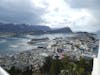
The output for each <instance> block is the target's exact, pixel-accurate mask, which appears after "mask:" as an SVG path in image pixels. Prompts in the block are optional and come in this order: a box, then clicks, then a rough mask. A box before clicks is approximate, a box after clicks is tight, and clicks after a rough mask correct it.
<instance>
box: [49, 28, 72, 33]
mask: <svg viewBox="0 0 100 75" xmlns="http://www.w3.org/2000/svg"><path fill="white" fill-rule="evenodd" d="M48 33H72V30H71V29H70V28H69V27H64V28H59V29H53V30H50V31H48Z"/></svg>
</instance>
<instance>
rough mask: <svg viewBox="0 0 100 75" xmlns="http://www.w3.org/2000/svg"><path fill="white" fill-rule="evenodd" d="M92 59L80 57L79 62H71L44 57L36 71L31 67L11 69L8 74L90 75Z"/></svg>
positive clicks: (66, 57) (68, 59)
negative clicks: (41, 64)
mask: <svg viewBox="0 0 100 75" xmlns="http://www.w3.org/2000/svg"><path fill="white" fill-rule="evenodd" d="M92 65H93V59H85V58H82V57H80V60H79V61H78V60H72V59H71V58H70V57H68V56H65V57H64V58H63V59H60V60H59V59H53V58H52V57H50V56H49V57H46V58H45V61H44V65H43V66H42V67H40V69H39V70H38V71H35V70H34V69H33V67H32V66H31V67H26V68H25V69H24V70H20V69H18V68H16V67H14V66H13V67H12V68H11V69H10V70H8V72H9V73H10V74H11V75H91V72H92V67H93V66H92Z"/></svg>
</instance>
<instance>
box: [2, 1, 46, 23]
mask: <svg viewBox="0 0 100 75" xmlns="http://www.w3.org/2000/svg"><path fill="white" fill-rule="evenodd" d="M44 13H45V9H43V8H37V7H35V5H34V4H33V3H32V0H0V20H1V21H8V22H15V23H32V24H39V23H41V22H43V20H42V17H41V16H42V15H43V14H44Z"/></svg>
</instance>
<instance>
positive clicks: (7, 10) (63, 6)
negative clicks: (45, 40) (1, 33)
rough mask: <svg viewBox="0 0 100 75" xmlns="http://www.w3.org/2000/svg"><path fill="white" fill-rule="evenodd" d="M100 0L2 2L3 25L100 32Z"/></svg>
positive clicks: (0, 16)
mask: <svg viewBox="0 0 100 75" xmlns="http://www.w3.org/2000/svg"><path fill="white" fill-rule="evenodd" d="M99 7H100V0H0V21H4V22H11V23H28V24H33V25H47V26H50V27H65V26H69V27H71V29H72V30H74V31H79V30H81V31H94V32H95V31H98V30H100V25H99V24H100V21H99V20H100V14H99V13H100V8H99Z"/></svg>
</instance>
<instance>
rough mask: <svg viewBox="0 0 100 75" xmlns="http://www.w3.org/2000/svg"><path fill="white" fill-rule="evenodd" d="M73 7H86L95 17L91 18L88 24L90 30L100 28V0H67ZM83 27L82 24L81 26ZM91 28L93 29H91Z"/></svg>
mask: <svg viewBox="0 0 100 75" xmlns="http://www.w3.org/2000/svg"><path fill="white" fill-rule="evenodd" d="M65 2H67V3H68V4H69V5H70V7H71V8H73V9H79V10H80V9H85V10H88V12H89V13H90V14H91V15H92V16H93V18H94V19H95V21H94V19H91V20H90V22H89V23H88V24H87V27H89V28H88V29H89V30H94V31H96V30H100V25H99V24H100V0H65ZM80 27H81V26H80ZM90 28H91V29H90Z"/></svg>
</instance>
